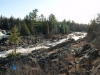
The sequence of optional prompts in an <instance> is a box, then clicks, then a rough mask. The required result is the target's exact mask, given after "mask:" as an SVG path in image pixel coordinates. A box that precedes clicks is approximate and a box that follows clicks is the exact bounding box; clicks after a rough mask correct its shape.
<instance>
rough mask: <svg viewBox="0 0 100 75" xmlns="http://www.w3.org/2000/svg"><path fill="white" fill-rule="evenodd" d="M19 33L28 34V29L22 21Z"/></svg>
mask: <svg viewBox="0 0 100 75" xmlns="http://www.w3.org/2000/svg"><path fill="white" fill-rule="evenodd" d="M20 33H21V34H22V35H30V31H29V29H28V27H27V25H26V24H25V23H23V25H22V26H21V30H20Z"/></svg>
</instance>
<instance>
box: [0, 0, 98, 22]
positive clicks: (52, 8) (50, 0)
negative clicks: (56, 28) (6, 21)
mask: <svg viewBox="0 0 100 75" xmlns="http://www.w3.org/2000/svg"><path fill="white" fill-rule="evenodd" d="M34 9H38V10H39V12H38V15H40V14H44V16H45V17H48V16H49V15H50V14H51V13H52V14H54V15H55V16H56V18H57V20H59V21H62V20H63V19H66V20H69V19H70V20H74V21H75V22H79V23H89V22H90V20H91V19H93V18H94V17H96V15H97V14H98V13H100V0H0V15H3V16H6V17H10V16H11V15H12V16H14V17H15V18H17V17H19V18H22V19H23V18H24V17H25V16H26V15H27V14H29V12H31V11H32V10H34Z"/></svg>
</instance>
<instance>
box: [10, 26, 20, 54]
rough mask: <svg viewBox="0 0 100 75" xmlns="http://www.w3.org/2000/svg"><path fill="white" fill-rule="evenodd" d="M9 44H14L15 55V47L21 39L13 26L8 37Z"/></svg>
mask: <svg viewBox="0 0 100 75" xmlns="http://www.w3.org/2000/svg"><path fill="white" fill-rule="evenodd" d="M8 39H9V42H10V43H13V44H15V53H16V46H17V45H18V43H19V40H20V39H21V36H20V33H19V32H18V30H17V27H16V26H14V27H13V28H12V30H11V35H10V36H9V37H8Z"/></svg>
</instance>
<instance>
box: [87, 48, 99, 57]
mask: <svg viewBox="0 0 100 75" xmlns="http://www.w3.org/2000/svg"><path fill="white" fill-rule="evenodd" d="M87 55H88V56H89V57H92V58H94V59H96V58H97V57H98V56H99V52H98V50H97V49H95V48H93V49H92V50H91V51H89V53H88V54H87Z"/></svg>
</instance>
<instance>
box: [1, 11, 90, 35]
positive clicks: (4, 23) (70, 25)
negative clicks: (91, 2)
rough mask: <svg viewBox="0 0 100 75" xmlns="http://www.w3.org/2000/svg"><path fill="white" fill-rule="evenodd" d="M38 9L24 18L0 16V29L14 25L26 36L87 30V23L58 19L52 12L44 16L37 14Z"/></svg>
mask: <svg viewBox="0 0 100 75" xmlns="http://www.w3.org/2000/svg"><path fill="white" fill-rule="evenodd" d="M38 12H39V11H38V9H34V10H33V11H32V12H30V13H29V14H28V15H26V16H25V17H24V19H20V18H14V17H13V16H11V17H10V18H7V17H5V16H2V15H1V16H0V29H4V30H11V29H12V28H13V27H14V26H16V27H17V28H18V31H19V32H20V34H21V35H24V36H28V35H34V34H43V35H47V36H48V35H49V37H50V36H52V35H54V34H68V33H69V32H75V31H78V32H81V31H87V29H88V26H89V25H87V24H80V23H76V22H74V21H73V20H68V21H66V19H64V20H63V21H58V20H57V19H56V16H55V15H54V14H50V15H49V16H48V18H46V17H45V16H44V15H43V14H41V15H37V14H38Z"/></svg>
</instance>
